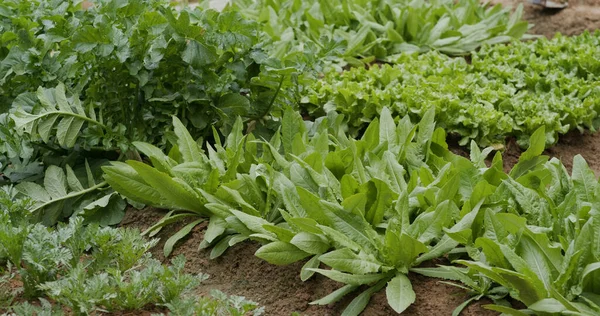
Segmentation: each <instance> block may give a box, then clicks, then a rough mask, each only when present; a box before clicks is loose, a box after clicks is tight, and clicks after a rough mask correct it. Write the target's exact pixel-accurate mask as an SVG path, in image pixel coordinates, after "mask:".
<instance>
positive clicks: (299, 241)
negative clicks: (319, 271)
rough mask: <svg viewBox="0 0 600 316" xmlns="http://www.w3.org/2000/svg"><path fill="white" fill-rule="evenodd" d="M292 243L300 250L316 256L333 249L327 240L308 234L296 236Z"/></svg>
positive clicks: (301, 233) (303, 233) (302, 233)
mask: <svg viewBox="0 0 600 316" xmlns="http://www.w3.org/2000/svg"><path fill="white" fill-rule="evenodd" d="M290 243H291V244H292V245H294V246H296V247H298V248H299V249H300V250H303V251H305V252H307V253H310V254H314V255H319V254H322V253H324V252H326V251H327V250H328V249H329V248H330V247H331V246H330V245H329V242H328V241H327V239H326V238H323V237H322V236H320V235H315V234H311V233H308V232H300V233H298V234H296V236H294V238H292V240H291V241H290ZM321 261H323V260H321Z"/></svg>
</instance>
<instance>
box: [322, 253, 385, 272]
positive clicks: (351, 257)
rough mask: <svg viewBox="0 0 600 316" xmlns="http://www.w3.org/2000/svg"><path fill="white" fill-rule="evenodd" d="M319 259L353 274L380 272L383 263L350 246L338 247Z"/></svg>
mask: <svg viewBox="0 0 600 316" xmlns="http://www.w3.org/2000/svg"><path fill="white" fill-rule="evenodd" d="M319 260H320V261H321V262H323V263H324V264H326V265H328V266H330V267H331V268H332V269H334V270H339V271H342V272H348V273H352V274H369V273H376V272H379V269H380V268H381V264H379V263H377V262H373V261H371V260H369V259H368V258H367V257H366V256H360V255H357V254H355V253H354V252H352V250H350V249H348V248H342V249H337V250H334V251H331V252H328V253H326V254H323V255H321V256H320V258H319Z"/></svg>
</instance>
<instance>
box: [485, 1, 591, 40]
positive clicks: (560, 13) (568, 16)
mask: <svg viewBox="0 0 600 316" xmlns="http://www.w3.org/2000/svg"><path fill="white" fill-rule="evenodd" d="M490 2H491V3H494V4H495V3H501V4H503V5H505V6H512V7H513V8H516V7H517V5H518V4H519V3H524V2H525V1H524V0H491V1H490ZM524 7H525V8H524V14H523V18H524V19H526V20H527V21H529V22H530V23H532V24H534V26H533V28H532V29H531V30H530V33H532V34H539V35H544V36H546V37H552V36H554V34H556V33H557V32H560V33H562V34H564V35H576V34H580V33H583V31H585V30H596V29H600V1H599V0H569V6H568V7H567V8H565V9H562V10H553V9H545V8H542V7H540V6H537V5H532V4H528V3H524Z"/></svg>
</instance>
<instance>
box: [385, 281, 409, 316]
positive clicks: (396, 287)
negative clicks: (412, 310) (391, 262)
mask: <svg viewBox="0 0 600 316" xmlns="http://www.w3.org/2000/svg"><path fill="white" fill-rule="evenodd" d="M385 293H386V296H387V301H388V304H389V305H390V306H391V307H392V309H394V311H395V312H396V313H402V312H403V311H404V310H406V309H407V308H408V307H409V306H410V305H411V304H412V303H414V302H415V298H416V295H415V292H414V291H413V289H412V285H411V284H410V280H409V279H408V277H406V275H404V274H397V275H396V276H395V277H394V278H393V279H392V280H390V282H388V285H387V287H386V289H385Z"/></svg>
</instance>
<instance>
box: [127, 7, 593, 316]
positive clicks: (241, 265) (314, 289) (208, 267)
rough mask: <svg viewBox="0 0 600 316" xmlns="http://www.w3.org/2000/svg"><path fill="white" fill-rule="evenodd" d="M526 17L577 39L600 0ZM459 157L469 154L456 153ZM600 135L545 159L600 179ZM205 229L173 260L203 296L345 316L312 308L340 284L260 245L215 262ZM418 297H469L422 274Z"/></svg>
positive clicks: (428, 308) (576, 138)
mask: <svg viewBox="0 0 600 316" xmlns="http://www.w3.org/2000/svg"><path fill="white" fill-rule="evenodd" d="M492 2H495V3H503V4H505V5H513V6H516V4H517V3H519V2H521V1H517V0H494V1H492ZM524 18H525V19H527V20H529V21H530V22H532V23H534V24H535V26H534V27H533V28H532V30H531V33H534V34H540V35H545V36H548V37H551V36H552V35H553V34H555V33H556V32H561V33H563V34H566V35H574V34H579V33H581V32H583V31H584V30H594V29H598V28H600V0H571V1H570V4H569V7H568V8H567V9H564V10H562V11H551V10H546V9H542V8H540V7H537V6H533V5H528V4H526V5H525V14H524ZM455 151H456V152H458V153H462V154H464V153H465V152H464V150H463V149H460V148H455ZM598 152H600V135H599V134H595V135H593V134H590V133H588V132H586V133H584V134H581V133H580V132H571V133H570V134H567V135H565V136H563V137H562V138H561V139H560V141H559V143H558V144H557V145H556V146H555V147H553V148H550V149H548V150H547V151H546V154H548V155H549V156H552V157H557V158H559V159H561V160H562V161H563V163H564V164H565V165H566V166H567V168H568V169H570V168H571V162H572V159H573V157H574V156H575V155H577V154H581V155H582V156H583V157H584V158H585V159H586V160H587V161H588V163H589V164H590V166H591V168H592V169H593V170H594V171H595V172H596V174H600V156H599V155H598ZM520 153H521V150H520V149H519V148H518V146H516V145H515V144H514V142H508V144H507V147H506V151H505V153H504V162H505V169H509V168H510V167H511V166H512V165H514V164H515V163H516V162H517V160H518V157H519V155H520ZM163 215H164V212H163V211H161V210H156V209H146V210H143V211H138V210H134V209H131V210H130V211H128V212H127V214H126V218H125V219H124V222H123V224H124V225H125V226H129V227H137V228H140V229H142V230H143V229H145V228H147V227H149V226H150V225H152V224H153V223H155V222H156V221H157V220H159V219H160V218H161V217H162V216H163ZM183 225H184V223H182V224H180V225H177V226H175V227H168V229H167V230H166V231H163V232H161V233H160V234H159V235H158V236H157V237H159V238H162V239H163V240H162V242H161V243H160V244H159V245H158V246H157V247H156V249H154V255H155V256H156V257H157V258H160V259H163V260H164V257H163V255H162V245H163V244H164V240H166V238H168V237H169V236H171V235H172V234H173V233H174V232H175V231H176V230H177V229H178V228H180V227H182V226H183ZM204 227H205V226H204V225H199V226H197V227H196V228H195V229H194V230H193V231H192V233H191V234H190V236H189V237H188V238H186V239H185V240H183V241H182V242H180V243H179V244H178V246H177V248H176V249H175V251H174V255H178V254H185V255H186V258H187V259H188V264H187V270H188V272H192V273H199V272H202V273H207V274H209V275H210V278H209V279H208V281H206V282H205V283H204V284H203V285H202V287H201V288H200V289H199V294H207V293H208V292H209V291H210V290H211V289H219V290H222V291H223V292H225V293H228V294H231V295H242V296H245V297H246V298H248V299H251V300H254V301H256V302H258V303H259V304H261V305H262V306H264V307H265V308H266V314H267V315H290V314H291V313H293V312H299V313H301V314H302V315H315V316H316V315H323V316H327V315H340V314H341V312H342V311H343V309H344V308H345V306H346V305H347V304H348V303H349V302H350V300H351V298H347V299H346V300H344V301H342V302H339V303H337V304H332V305H331V306H313V305H309V304H308V303H309V302H311V301H313V300H316V299H318V298H320V297H322V296H325V295H326V294H328V293H330V292H331V291H332V290H335V289H337V288H338V287H340V286H341V285H340V284H338V283H336V282H334V281H331V280H329V279H326V278H324V277H321V276H316V277H313V278H312V279H310V280H308V281H307V282H302V281H301V280H300V278H299V272H300V268H301V267H302V264H303V263H302V262H300V263H296V264H292V265H289V266H283V267H279V266H274V265H270V264H268V263H266V262H264V261H262V260H260V259H258V258H257V257H255V256H254V252H255V251H256V250H257V249H258V247H259V246H258V244H256V243H252V242H246V243H242V244H238V245H236V246H235V247H233V248H231V249H229V250H228V251H227V252H226V253H225V254H224V255H223V256H222V257H220V258H218V259H215V260H210V259H209V252H208V251H206V250H198V245H199V244H200V241H201V240H202V237H203V234H204V233H203V230H204ZM409 277H410V279H411V281H412V284H413V288H414V290H415V292H416V294H417V300H416V302H415V303H414V304H413V305H412V306H411V307H410V308H409V309H408V310H407V311H406V312H405V313H404V314H405V315H451V313H452V311H453V310H454V308H455V307H456V306H458V305H459V304H461V303H462V302H463V301H464V300H465V299H466V298H467V294H466V293H465V291H463V290H460V289H459V288H456V287H453V286H450V285H446V284H442V283H440V282H438V281H437V280H435V279H430V278H426V277H422V276H419V275H410V276H409ZM489 303H490V302H489V301H482V302H475V303H473V304H471V305H470V306H468V308H466V309H465V311H464V312H463V313H462V315H484V316H485V315H497V314H496V313H494V312H491V311H488V310H485V309H484V308H483V306H484V305H485V304H489ZM363 315H369V316H371V315H372V316H382V315H396V314H395V313H394V312H393V311H392V310H391V309H390V308H389V306H388V305H387V302H386V298H385V293H384V291H382V292H380V293H377V294H376V295H374V296H373V298H372V299H371V301H370V303H369V305H368V306H367V308H366V309H365V312H364V313H363Z"/></svg>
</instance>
